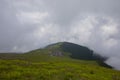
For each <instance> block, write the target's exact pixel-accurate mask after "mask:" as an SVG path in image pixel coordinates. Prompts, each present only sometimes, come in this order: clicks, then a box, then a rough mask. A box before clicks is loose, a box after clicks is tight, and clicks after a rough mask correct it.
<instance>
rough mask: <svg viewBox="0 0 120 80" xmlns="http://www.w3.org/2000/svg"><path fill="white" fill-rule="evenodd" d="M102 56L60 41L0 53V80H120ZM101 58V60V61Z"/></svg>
mask: <svg viewBox="0 0 120 80" xmlns="http://www.w3.org/2000/svg"><path fill="white" fill-rule="evenodd" d="M102 58H103V57H101V56H95V55H94V53H93V51H92V50H90V49H89V48H87V47H84V46H80V45H77V44H74V43H69V42H60V43H55V44H51V45H48V46H46V47H45V48H43V49H37V50H33V51H30V52H27V53H24V54H15V53H13V54H10V53H6V54H5V53H3V54H0V80H120V71H116V70H113V69H110V68H108V67H106V66H105V67H104V66H103V65H101V64H100V63H101V62H102V64H103V61H102V60H103V59H104V58H103V59H102ZM101 59H102V60H101Z"/></svg>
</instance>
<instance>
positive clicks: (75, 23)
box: [0, 0, 120, 70]
mask: <svg viewBox="0 0 120 80" xmlns="http://www.w3.org/2000/svg"><path fill="white" fill-rule="evenodd" d="M119 34H120V0H0V52H27V51H30V50H33V49H37V48H43V47H45V46H46V45H48V44H52V43H56V42H63V41H67V42H72V43H76V44H79V45H83V46H87V47H89V48H90V49H92V50H94V51H95V53H98V54H100V55H102V56H107V57H109V59H108V60H107V61H106V63H107V64H109V65H111V66H113V67H114V68H115V69H119V70H120V64H119V63H120V35H119Z"/></svg>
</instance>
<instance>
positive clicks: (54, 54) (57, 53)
mask: <svg viewBox="0 0 120 80" xmlns="http://www.w3.org/2000/svg"><path fill="white" fill-rule="evenodd" d="M50 55H51V56H58V57H60V56H63V53H62V52H60V51H54V52H51V53H50Z"/></svg>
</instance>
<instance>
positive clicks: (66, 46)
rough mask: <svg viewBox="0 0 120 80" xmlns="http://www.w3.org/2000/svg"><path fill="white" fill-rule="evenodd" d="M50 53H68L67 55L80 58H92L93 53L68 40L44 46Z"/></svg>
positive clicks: (61, 54)
mask: <svg viewBox="0 0 120 80" xmlns="http://www.w3.org/2000/svg"><path fill="white" fill-rule="evenodd" d="M46 49H48V50H49V51H52V52H51V54H54V53H56V55H57V53H58V55H60V56H63V55H66V54H68V56H69V57H71V58H74V59H81V60H94V59H95V58H94V53H93V51H92V50H90V49H89V48H87V47H84V46H80V45H78V44H74V43H70V42H59V43H55V44H51V45H48V46H47V47H46Z"/></svg>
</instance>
